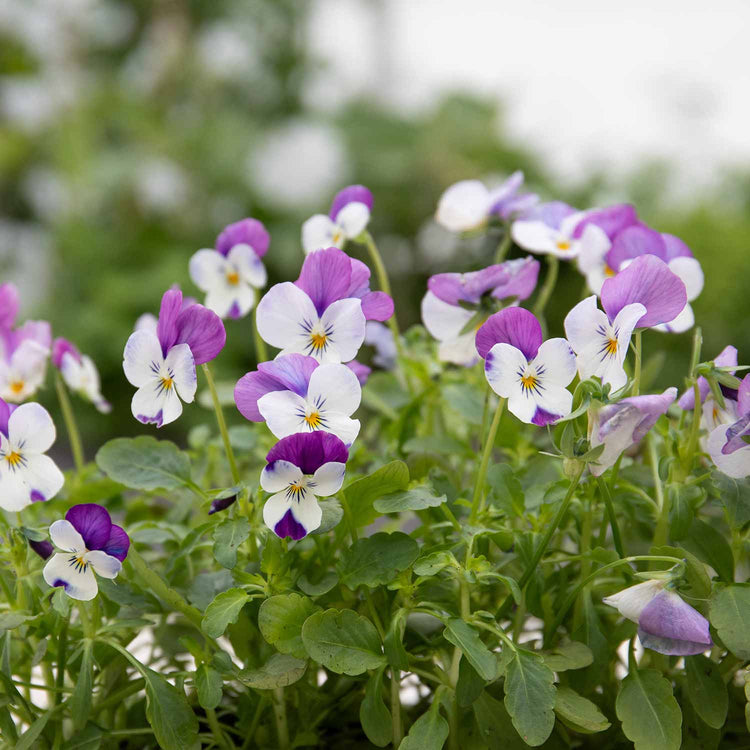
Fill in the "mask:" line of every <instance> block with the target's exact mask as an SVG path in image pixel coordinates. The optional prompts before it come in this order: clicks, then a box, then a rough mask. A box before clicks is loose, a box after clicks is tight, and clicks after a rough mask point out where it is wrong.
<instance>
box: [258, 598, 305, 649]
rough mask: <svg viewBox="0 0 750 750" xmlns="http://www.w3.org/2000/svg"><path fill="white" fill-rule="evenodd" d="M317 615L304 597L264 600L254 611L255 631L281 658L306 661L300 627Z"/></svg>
mask: <svg viewBox="0 0 750 750" xmlns="http://www.w3.org/2000/svg"><path fill="white" fill-rule="evenodd" d="M318 611H320V607H317V606H315V605H314V604H313V603H312V602H311V601H310V600H309V599H308V598H307V597H304V596H300V595H299V594H279V595H277V596H272V597H271V598H270V599H266V600H265V601H264V602H263V604H261V605H260V610H259V611H258V627H259V628H260V632H261V633H263V637H264V638H265V639H266V640H267V641H268V642H269V643H270V644H271V645H272V646H275V647H276V649H277V650H278V651H280V652H281V653H282V654H291V655H292V656H294V657H296V658H297V659H304V658H306V657H307V651H305V646H304V644H303V643H302V626H303V625H304V624H305V620H306V619H307V618H308V617H309V616H310V615H312V614H315V613H316V612H318Z"/></svg>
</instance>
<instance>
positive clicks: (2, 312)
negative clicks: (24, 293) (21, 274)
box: [0, 282, 19, 328]
mask: <svg viewBox="0 0 750 750" xmlns="http://www.w3.org/2000/svg"><path fill="white" fill-rule="evenodd" d="M18 306H19V300H18V289H17V288H16V285H15V284H11V283H10V282H6V283H5V284H0V328H12V327H13V324H14V323H15V322H16V316H17V315H18Z"/></svg>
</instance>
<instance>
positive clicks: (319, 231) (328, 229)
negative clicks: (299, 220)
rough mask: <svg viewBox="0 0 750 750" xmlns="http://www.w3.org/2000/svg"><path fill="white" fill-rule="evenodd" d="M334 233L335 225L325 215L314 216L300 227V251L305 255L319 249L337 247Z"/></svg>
mask: <svg viewBox="0 0 750 750" xmlns="http://www.w3.org/2000/svg"><path fill="white" fill-rule="evenodd" d="M335 233H336V225H335V224H334V223H333V222H332V221H331V220H330V219H329V218H328V217H327V216H326V215H325V214H315V216H311V217H310V218H309V219H308V220H307V221H306V222H305V223H304V224H303V225H302V249H303V250H304V251H305V254H306V255H307V254H309V253H312V252H313V251H315V250H320V249H321V248H325V247H337V245H334V241H333V236H334V234H335ZM342 239H343V238H342ZM339 244H340V243H339Z"/></svg>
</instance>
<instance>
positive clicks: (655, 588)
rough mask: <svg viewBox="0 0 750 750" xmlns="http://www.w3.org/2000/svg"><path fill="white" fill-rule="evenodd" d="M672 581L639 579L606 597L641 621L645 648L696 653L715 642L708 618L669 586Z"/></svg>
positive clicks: (624, 613)
mask: <svg viewBox="0 0 750 750" xmlns="http://www.w3.org/2000/svg"><path fill="white" fill-rule="evenodd" d="M667 583H668V581H665V580H657V579H654V580H650V581H644V582H643V583H637V584H636V585H635V586H630V587H629V588H627V589H624V590H623V591H619V592H618V593H616V594H613V595H612V596H607V597H605V598H604V599H603V600H602V601H603V602H604V603H605V604H608V605H609V606H610V607H615V609H617V611H618V612H619V613H620V614H621V615H622V616H623V617H626V618H627V619H628V620H632V621H633V622H635V623H637V624H638V638H639V639H640V641H641V643H642V644H643V646H644V648H650V649H651V650H652V651H656V652H658V653H660V654H666V655H668V656H693V655H695V654H702V653H703V652H704V651H708V650H709V649H710V648H711V646H713V641H712V640H711V635H710V633H709V625H708V620H707V619H706V618H705V617H704V616H703V615H702V614H701V613H700V612H698V611H697V610H695V609H693V608H692V607H691V606H690V605H689V604H687V602H685V601H684V600H683V599H682V598H681V597H680V595H679V594H677V593H676V592H675V591H672V590H671V589H670V588H666V586H667Z"/></svg>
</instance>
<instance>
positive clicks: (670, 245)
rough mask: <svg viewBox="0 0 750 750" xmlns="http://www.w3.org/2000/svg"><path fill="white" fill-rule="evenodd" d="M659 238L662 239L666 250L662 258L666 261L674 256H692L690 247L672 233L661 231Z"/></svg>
mask: <svg viewBox="0 0 750 750" xmlns="http://www.w3.org/2000/svg"><path fill="white" fill-rule="evenodd" d="M661 238H662V240H664V247H665V250H666V257H665V258H664V260H665V261H666V262H667V263H669V261H670V260H674V258H692V257H693V253H692V252H691V251H690V248H689V247H688V246H687V245H686V244H685V243H684V242H683V241H682V240H681V239H680V238H679V237H675V236H674V235H673V234H664V233H662V235H661Z"/></svg>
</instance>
